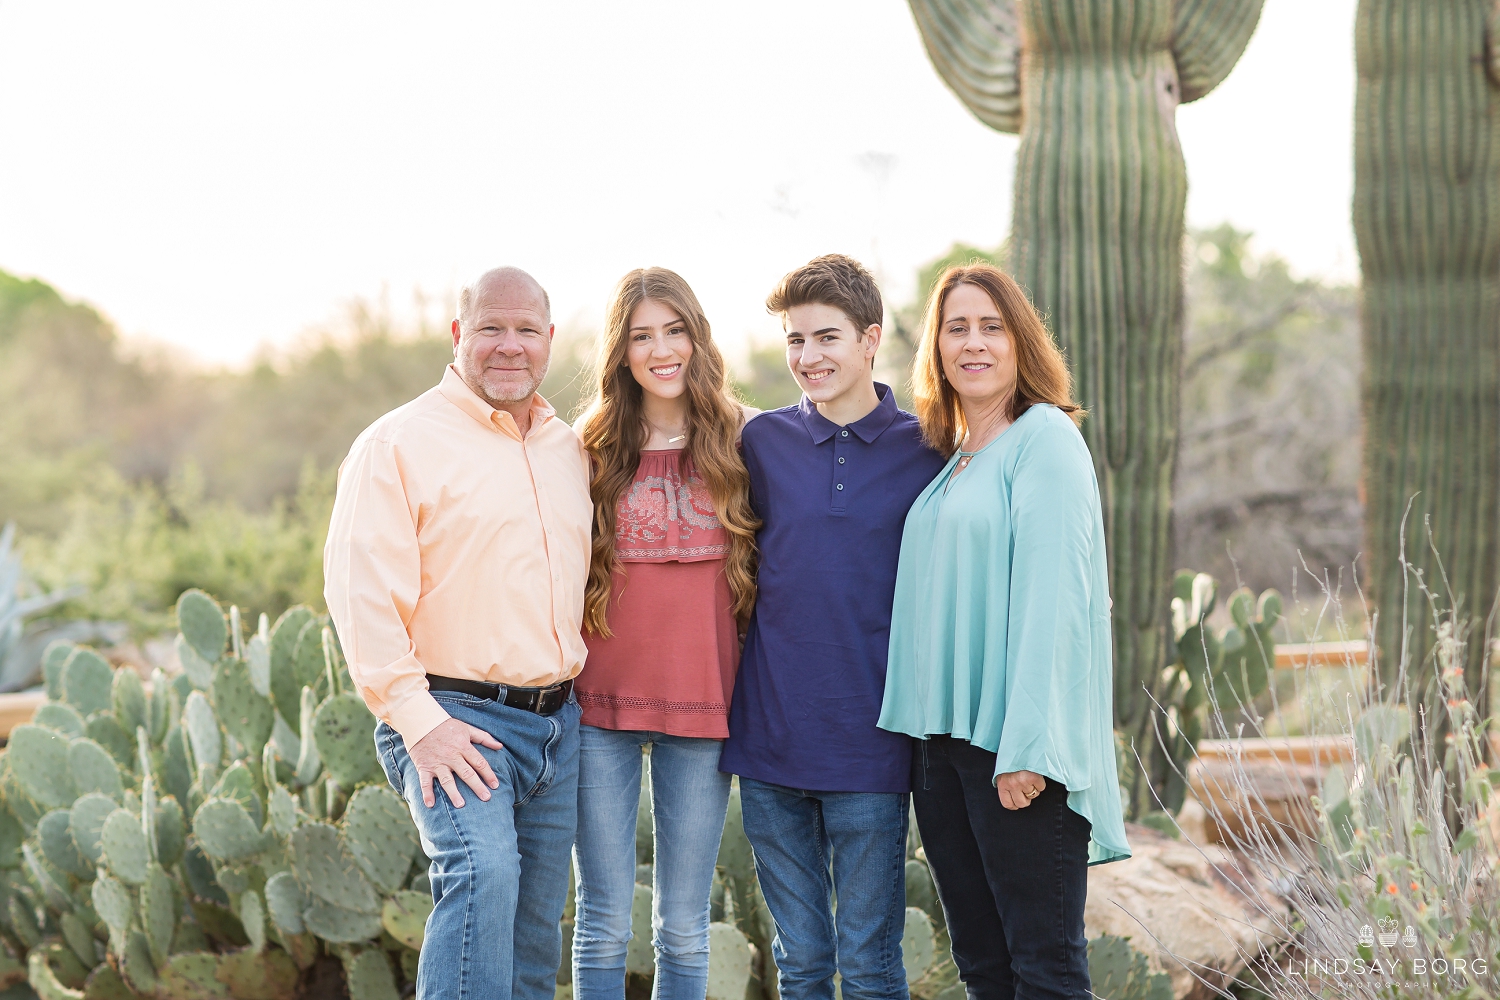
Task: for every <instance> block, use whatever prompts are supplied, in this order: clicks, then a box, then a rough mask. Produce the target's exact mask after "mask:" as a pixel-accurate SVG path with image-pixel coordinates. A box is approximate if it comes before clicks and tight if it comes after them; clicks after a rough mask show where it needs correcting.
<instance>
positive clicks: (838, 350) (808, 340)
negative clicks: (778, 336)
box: [782, 302, 880, 403]
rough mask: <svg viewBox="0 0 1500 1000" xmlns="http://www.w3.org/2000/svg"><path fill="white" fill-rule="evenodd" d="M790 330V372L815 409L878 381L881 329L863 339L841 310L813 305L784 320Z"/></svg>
mask: <svg viewBox="0 0 1500 1000" xmlns="http://www.w3.org/2000/svg"><path fill="white" fill-rule="evenodd" d="M782 325H783V326H784V327H785V328H786V366H787V367H788V368H790V369H791V370H792V376H793V377H794V378H796V380H797V385H799V386H801V388H802V391H803V392H805V393H807V398H808V399H810V400H812V401H813V402H814V403H829V402H832V401H833V400H835V399H837V398H838V397H839V396H842V395H843V394H844V393H846V392H848V391H849V390H850V389H852V388H856V387H858V386H861V385H864V384H865V383H867V382H869V381H870V380H872V379H873V378H874V377H875V375H874V366H873V364H872V362H873V361H874V358H875V350H876V348H878V347H879V346H880V327H879V326H878V325H876V324H871V325H870V326H867V327H866V328H865V329H864V331H863V335H861V331H859V330H857V329H856V328H855V326H854V321H853V320H851V319H850V318H849V317H848V316H846V315H844V311H843V310H842V309H840V308H838V307H837V306H829V305H824V304H822V303H821V302H811V303H808V304H807V305H800V306H792V307H791V308H790V309H788V310H787V311H786V313H785V314H784V315H783V316H782Z"/></svg>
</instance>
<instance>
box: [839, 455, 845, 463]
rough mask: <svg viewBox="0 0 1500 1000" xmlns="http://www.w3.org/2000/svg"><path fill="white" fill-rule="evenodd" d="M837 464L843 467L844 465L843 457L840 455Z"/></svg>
mask: <svg viewBox="0 0 1500 1000" xmlns="http://www.w3.org/2000/svg"><path fill="white" fill-rule="evenodd" d="M839 464H840V465H843V464H844V456H843V455H840V456H839Z"/></svg>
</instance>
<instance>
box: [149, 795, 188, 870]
mask: <svg viewBox="0 0 1500 1000" xmlns="http://www.w3.org/2000/svg"><path fill="white" fill-rule="evenodd" d="M152 829H153V831H154V832H155V834H156V856H157V859H158V860H160V861H161V863H162V864H163V865H165V866H166V867H168V868H171V867H172V866H173V865H175V864H177V862H178V860H180V859H181V858H182V848H183V844H184V842H185V841H186V840H187V824H186V823H185V822H184V821H183V816H182V806H181V804H179V803H178V801H177V800H176V799H175V798H173V797H172V796H170V795H168V796H167V797H165V798H163V799H161V800H160V801H159V802H157V803H156V822H155V823H154V824H153V825H152Z"/></svg>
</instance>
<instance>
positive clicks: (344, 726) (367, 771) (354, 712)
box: [312, 692, 380, 788]
mask: <svg viewBox="0 0 1500 1000" xmlns="http://www.w3.org/2000/svg"><path fill="white" fill-rule="evenodd" d="M312 732H313V740H314V742H315V743H316V744H317V748H318V756H319V757H321V758H322V759H323V766H324V767H325V768H326V769H327V770H328V775H329V777H331V778H333V780H334V781H335V782H337V783H338V785H339V787H341V788H353V787H354V786H355V785H357V784H359V783H360V782H361V781H369V780H371V779H373V778H375V777H376V776H377V773H378V770H379V767H380V760H379V758H378V757H376V755H375V751H374V747H375V716H373V715H371V714H370V710H369V709H368V708H366V707H365V703H364V701H363V700H361V699H360V697H359V696H358V695H356V694H350V693H349V692H345V693H343V694H336V695H333V696H332V697H330V698H328V699H327V700H326V701H324V702H323V704H321V705H319V706H318V711H317V713H316V714H315V715H314V716H313V729H312Z"/></svg>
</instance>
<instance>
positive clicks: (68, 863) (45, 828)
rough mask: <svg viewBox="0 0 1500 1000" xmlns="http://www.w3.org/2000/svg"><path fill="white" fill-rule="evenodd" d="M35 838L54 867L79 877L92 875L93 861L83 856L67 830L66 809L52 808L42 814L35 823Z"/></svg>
mask: <svg viewBox="0 0 1500 1000" xmlns="http://www.w3.org/2000/svg"><path fill="white" fill-rule="evenodd" d="M36 839H37V840H38V841H40V842H41V845H42V854H43V856H44V857H46V859H47V860H48V861H50V862H51V863H52V866H53V867H54V868H57V869H59V870H60V871H65V872H67V873H68V874H69V875H75V876H77V877H78V878H81V879H87V878H92V877H93V875H94V865H93V863H92V862H91V861H90V860H89V859H88V858H85V857H84V856H83V854H82V853H81V852H80V851H79V849H78V846H77V845H76V844H74V843H73V835H72V834H71V833H69V832H68V810H66V809H54V810H52V811H51V812H49V813H48V814H47V815H45V816H43V817H42V818H41V820H39V821H38V822H37V825H36Z"/></svg>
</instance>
